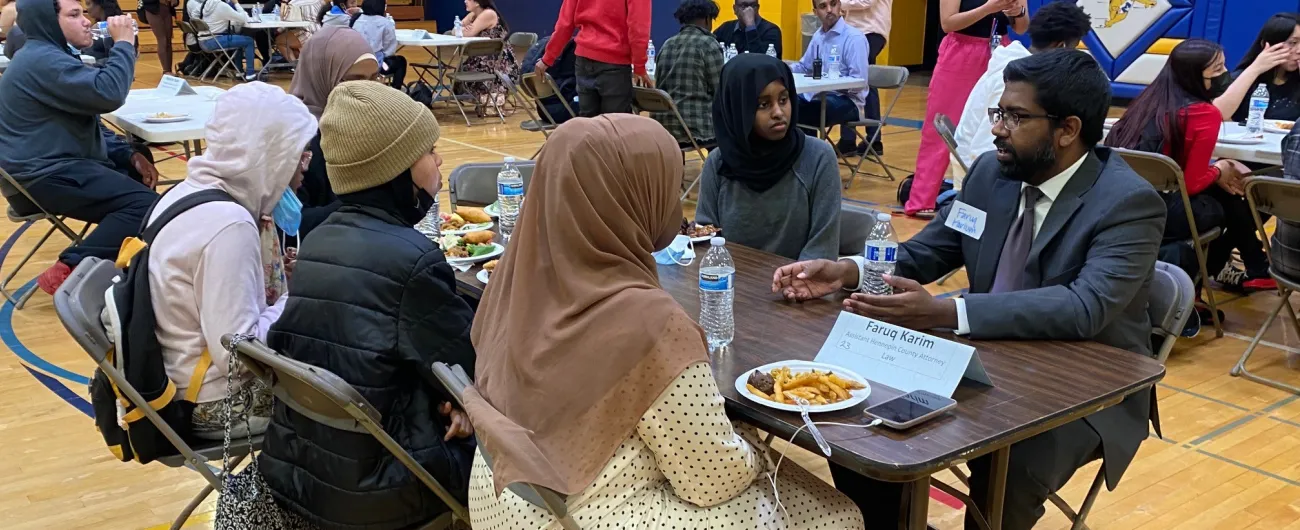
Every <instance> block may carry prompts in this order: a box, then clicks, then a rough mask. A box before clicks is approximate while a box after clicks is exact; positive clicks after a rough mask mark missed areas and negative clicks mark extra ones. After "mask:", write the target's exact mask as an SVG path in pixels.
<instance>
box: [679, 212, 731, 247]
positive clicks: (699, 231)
mask: <svg viewBox="0 0 1300 530" xmlns="http://www.w3.org/2000/svg"><path fill="white" fill-rule="evenodd" d="M679 233H680V234H682V235H684V236H686V237H689V238H691V242H692V243H707V242H708V241H709V240H710V239H713V236H716V235H718V234H721V233H722V229H721V228H718V227H716V226H713V225H702V224H696V222H695V221H690V220H688V219H686V218H685V217H683V218H682V229H681V231H680V232H679Z"/></svg>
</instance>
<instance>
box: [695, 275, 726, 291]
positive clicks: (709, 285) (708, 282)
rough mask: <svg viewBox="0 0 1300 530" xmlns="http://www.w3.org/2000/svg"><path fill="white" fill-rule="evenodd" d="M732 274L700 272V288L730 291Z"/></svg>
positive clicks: (703, 289) (702, 289)
mask: <svg viewBox="0 0 1300 530" xmlns="http://www.w3.org/2000/svg"><path fill="white" fill-rule="evenodd" d="M731 276H732V275H730V274H708V273H704V272H701V273H700V290H701V291H729V290H731Z"/></svg>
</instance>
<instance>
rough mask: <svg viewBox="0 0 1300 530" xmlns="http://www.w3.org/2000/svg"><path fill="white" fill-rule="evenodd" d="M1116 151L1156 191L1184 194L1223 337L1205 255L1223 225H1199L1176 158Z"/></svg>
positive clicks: (1209, 297) (1217, 327) (1193, 240)
mask: <svg viewBox="0 0 1300 530" xmlns="http://www.w3.org/2000/svg"><path fill="white" fill-rule="evenodd" d="M1114 152H1115V154H1118V155H1119V156H1120V158H1122V159H1124V162H1127V163H1128V165H1129V167H1132V168H1133V171H1136V172H1137V174H1139V175H1142V178H1145V179H1146V180H1147V182H1150V183H1151V186H1152V187H1154V188H1155V189H1156V191H1158V192H1161V193H1178V194H1181V195H1182V199H1183V210H1184V211H1185V212H1186V213H1187V226H1189V227H1190V228H1191V231H1192V237H1191V238H1190V240H1189V243H1191V244H1192V250H1195V251H1196V264H1197V265H1198V266H1199V267H1200V269H1201V273H1200V279H1201V283H1202V285H1201V287H1202V288H1203V289H1204V290H1205V301H1206V303H1208V304H1209V305H1210V318H1211V319H1213V320H1214V336H1215V338H1218V337H1222V336H1223V323H1222V322H1219V306H1218V304H1217V303H1215V301H1214V290H1213V289H1210V286H1209V281H1210V278H1213V276H1210V273H1209V271H1208V270H1206V269H1207V267H1206V265H1205V255H1206V253H1208V252H1209V247H1210V243H1211V242H1213V241H1214V240H1215V239H1218V238H1219V236H1220V235H1222V234H1223V228H1221V227H1217V226H1216V227H1213V228H1208V229H1207V228H1205V227H1198V226H1196V219H1195V217H1194V216H1193V215H1192V203H1191V200H1190V199H1189V198H1188V195H1187V182H1186V181H1185V180H1184V179H1183V169H1182V168H1181V167H1179V166H1178V163H1177V162H1174V161H1173V159H1171V158H1169V157H1167V156H1165V155H1162V154H1158V153H1147V152H1144V151H1133V150H1129V149H1114ZM1266 244H1267V243H1266Z"/></svg>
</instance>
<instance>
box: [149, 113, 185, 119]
mask: <svg viewBox="0 0 1300 530" xmlns="http://www.w3.org/2000/svg"><path fill="white" fill-rule="evenodd" d="M149 117H150V118H153V119H155V120H169V119H172V118H183V117H185V115H183V114H168V113H166V112H155V113H153V114H150V115H149Z"/></svg>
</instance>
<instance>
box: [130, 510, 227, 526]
mask: <svg viewBox="0 0 1300 530" xmlns="http://www.w3.org/2000/svg"><path fill="white" fill-rule="evenodd" d="M216 515H217V511H216V510H212V511H209V512H203V513H196V514H192V515H190V518H189V519H186V520H185V524H183V525H181V528H187V527H189V526H190V525H192V524H199V523H210V522H212V519H213V518H215V517H216ZM171 527H172V524H171V523H163V524H160V525H157V526H150V527H148V528H145V529H144V530H167V529H169V528H171Z"/></svg>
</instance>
